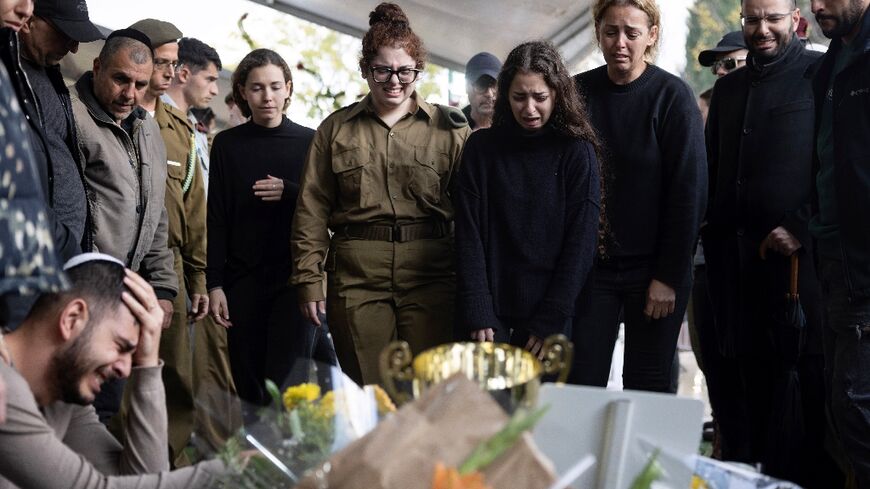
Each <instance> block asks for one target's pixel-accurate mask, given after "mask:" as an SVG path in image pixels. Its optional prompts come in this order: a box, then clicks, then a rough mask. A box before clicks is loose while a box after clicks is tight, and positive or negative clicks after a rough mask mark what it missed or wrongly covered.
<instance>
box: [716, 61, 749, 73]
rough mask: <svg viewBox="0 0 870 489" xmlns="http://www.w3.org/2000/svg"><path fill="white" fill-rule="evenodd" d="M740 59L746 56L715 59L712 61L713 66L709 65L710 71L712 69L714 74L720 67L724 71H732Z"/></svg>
mask: <svg viewBox="0 0 870 489" xmlns="http://www.w3.org/2000/svg"><path fill="white" fill-rule="evenodd" d="M741 61H746V57H742V58H722V59H717V60H716V61H714V62H713V66H711V67H710V71H712V72H713V74H714V75H716V74H718V72H719V68H720V67H721V68H725V71H732V70H734V69H736V68H737V66H738V63H740V62H741Z"/></svg>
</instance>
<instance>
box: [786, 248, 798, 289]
mask: <svg viewBox="0 0 870 489" xmlns="http://www.w3.org/2000/svg"><path fill="white" fill-rule="evenodd" d="M798 265H799V261H798V254H797V252H794V253H792V254H791V277H790V279H789V283H788V294H786V299H788V300H793V301H797V300H798V299H800V295H799V294H798Z"/></svg>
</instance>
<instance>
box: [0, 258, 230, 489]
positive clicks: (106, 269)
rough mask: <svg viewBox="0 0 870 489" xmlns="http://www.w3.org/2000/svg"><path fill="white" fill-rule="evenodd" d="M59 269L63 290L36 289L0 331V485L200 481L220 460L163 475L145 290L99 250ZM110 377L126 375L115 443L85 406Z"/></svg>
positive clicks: (178, 484) (32, 487) (150, 305)
mask: <svg viewBox="0 0 870 489" xmlns="http://www.w3.org/2000/svg"><path fill="white" fill-rule="evenodd" d="M64 270H65V272H66V274H67V276H68V277H69V282H70V288H69V289H68V290H65V291H62V292H57V293H45V294H43V295H41V296H40V297H39V299H38V300H37V301H36V304H34V306H33V308H32V309H31V311H30V313H29V314H28V316H27V318H26V319H25V321H24V323H23V324H22V325H21V326H20V327H19V328H18V329H16V330H15V331H14V332H12V333H9V334H7V335H6V336H5V337H0V343H2V344H3V345H4V346H5V350H6V355H4V356H2V357H0V379H2V380H3V381H4V382H5V384H6V391H7V392H6V397H7V416H6V421H5V423H2V424H0V489H9V488H27V489H41V488H54V487H60V486H63V487H68V488H75V489H85V488H97V487H99V488H119V489H120V488H128V487H129V488H134V487H135V488H147V487H152V488H158V487H159V488H188V487H208V485H209V484H210V483H211V482H212V476H214V475H217V474H220V473H221V472H223V470H224V467H223V464H222V462H220V461H210V462H204V463H201V464H199V465H195V466H192V467H187V468H185V469H181V470H177V471H172V472H169V463H168V460H169V457H168V453H167V428H166V425H167V422H166V400H165V394H164V389H163V382H162V380H161V375H160V373H161V369H162V368H163V363H162V361H161V360H160V359H159V357H158V346H159V344H160V334H161V332H162V324H163V315H164V311H163V309H162V308H161V307H160V305H159V304H158V302H157V296H156V295H155V293H154V289H153V288H152V287H151V285H149V284H148V282H146V281H145V280H144V279H143V278H142V277H140V276H139V275H137V274H136V273H134V272H132V271H130V270H129V269H126V268H125V267H124V264H123V263H122V262H120V261H119V260H117V259H115V258H113V257H111V256H108V255H102V254H98V253H88V254H85V255H80V256H78V257H75V258H73V259H72V260H70V262H68V263H67V265H66V266H65V267H64ZM120 378H129V380H128V385H127V390H128V393H127V394H128V395H129V397H130V409H129V412H128V413H127V415H126V416H125V418H124V420H123V422H122V430H123V436H122V438H121V441H119V440H118V439H116V438H115V437H113V436H112V435H111V434H110V433H109V431H108V430H107V429H106V428H105V427H104V426H103V425H102V424H101V423H100V422H99V419H98V417H97V414H96V411H95V410H94V408H93V406H92V405H91V403H92V402H93V400H94V398H95V397H96V395H97V394H98V393H99V391H100V388H101V385H102V384H103V383H104V382H106V381H107V380H111V379H120ZM130 476H134V477H130Z"/></svg>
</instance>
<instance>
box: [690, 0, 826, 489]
mask: <svg viewBox="0 0 870 489" xmlns="http://www.w3.org/2000/svg"><path fill="white" fill-rule="evenodd" d="M799 19H800V11H799V10H798V9H797V6H796V5H795V2H794V0H744V1H743V12H742V20H743V35H744V37H745V39H746V44H747V46H748V48H749V53H750V54H749V57H748V60H747V66H746V68H745V69H742V70H737V71H734V72H733V73H731V74H728V75H726V76H724V77H722V78H720V79H719V80H718V81H717V82H716V85H715V87H714V89H713V98H712V101H711V103H710V112H709V117H708V122H707V153H708V162H709V175H710V187H709V197H710V203H709V207H708V211H707V225H706V226H705V228H704V230H703V238H704V252H705V255H706V258H707V273H708V276H709V278H710V280H709V285H710V295H711V298H712V301H713V309H714V313H715V316H716V330H717V342H718V346H719V349H720V351H721V352H722V353H723V354H724V355H725V356H726V357H728V358H732V359H734V362H735V365H737V366H738V369H737V370H738V376H739V378H740V382H739V383H737V384H734V383H732V384H729V386H728V387H729V389H730V390H732V391H734V392H729V393H728V395H729V396H731V397H732V399H731V401H730V402H728V403H726V404H725V406H726V407H727V408H728V409H727V411H728V412H718V411H717V413H716V414H717V417H718V419H719V423H720V427H721V434H722V456H723V458H724V459H726V460H737V461H742V462H747V463H753V464H754V463H758V462H761V463H762V465H763V469H764V471H765V472H766V473H768V474H771V475H774V476H778V477H782V478H785V479H788V480H792V481H795V482H798V483H800V484H801V485H803V486H805V487H820V488H821V487H836V483H835V482H832V478H833V480H836V478H837V477H838V472H837V470H836V468H835V466H834V465H833V462H832V461H831V460H830V458H829V457H828V456H827V455H826V454H825V453H824V450H823V449H822V448H821V447H822V446H823V441H824V426H825V416H824V385H823V382H822V379H823V376H822V371H823V366H824V360H823V357H822V335H821V331H822V310H821V301H820V292H819V285H818V280H817V279H816V275H815V271H814V267H813V262H812V251H811V249H812V243H811V241H812V240H811V238H810V235H809V232H808V229H807V225H808V219H809V202H810V196H811V194H812V176H811V175H812V174H811V171H812V146H813V142H812V138H811V137H810V136H808V135H810V134H812V132H813V96H812V89H811V84H810V79H809V77H808V76H806V75H805V73H806V72H807V69H808V67H809V66H810V65H811V64H812V63H813V62H814V61H815V60H816V59H818V58H819V56H820V55H819V54H818V53H813V52H810V51H806V50H805V49H804V46H803V44H802V43H801V41H800V40H799V39H798V37H797V36H796V35H795V28H796V27H797V25H798V22H799ZM792 255H796V256H797V258H798V263H799V274H798V277H799V280H798V291H799V293H800V302H801V304H802V306H803V310H804V312H805V317H806V326H805V329H804V331H803V333H801V332H800V330H798V329H796V328H793V327H792V326H791V325H786V324H783V323H782V322H781V321H777V319H776V318H777V317H779V316H781V315H782V313H783V311H784V309H785V307H786V306H787V304H786V302H785V294H786V292H787V291H788V284H789V272H790V257H791V256H792ZM795 373H797V376H798V378H799V383H790V382H789V380H790V379H791V380H793V379H794V377H793V375H794V374H795ZM797 395H799V396H800V397H796V396H797ZM788 400H791V403H789V401H788ZM801 408H802V409H803V418H802V419H801V417H800V416H789V415H788V413H789V412H794V411H791V410H793V409H801ZM720 411H721V410H720ZM732 411H733V412H732ZM820 469H821V470H820Z"/></svg>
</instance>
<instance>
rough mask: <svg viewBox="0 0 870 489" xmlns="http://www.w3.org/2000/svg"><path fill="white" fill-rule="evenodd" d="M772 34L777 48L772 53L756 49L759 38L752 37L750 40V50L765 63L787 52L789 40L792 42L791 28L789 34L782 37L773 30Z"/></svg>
mask: <svg viewBox="0 0 870 489" xmlns="http://www.w3.org/2000/svg"><path fill="white" fill-rule="evenodd" d="M770 35H771V36H772V37H773V40H774V42H776V49H775V50H774V51H773V52H772V53H762V52H758V51H756V50H755V49H754V47H755V44H754V43H755V41H756V40H757V39H755V38H753V39H751V40H750V42H749V50H750V52H751V53H752V56H753V57H755V58H756V59H758V60H759V61H761V62H762V63H765V64H766V63H769V62H771V61H773V60H775V59H777V58H779V56H780V55H781V54H782V53H784V52H785V50H786V48H788V44H789V42H791V36H792V33H791V30H789V33H788V35H787V36H784V37H782V38H780V36H779V35H778V34H776V33H773V32H771V34H770Z"/></svg>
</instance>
